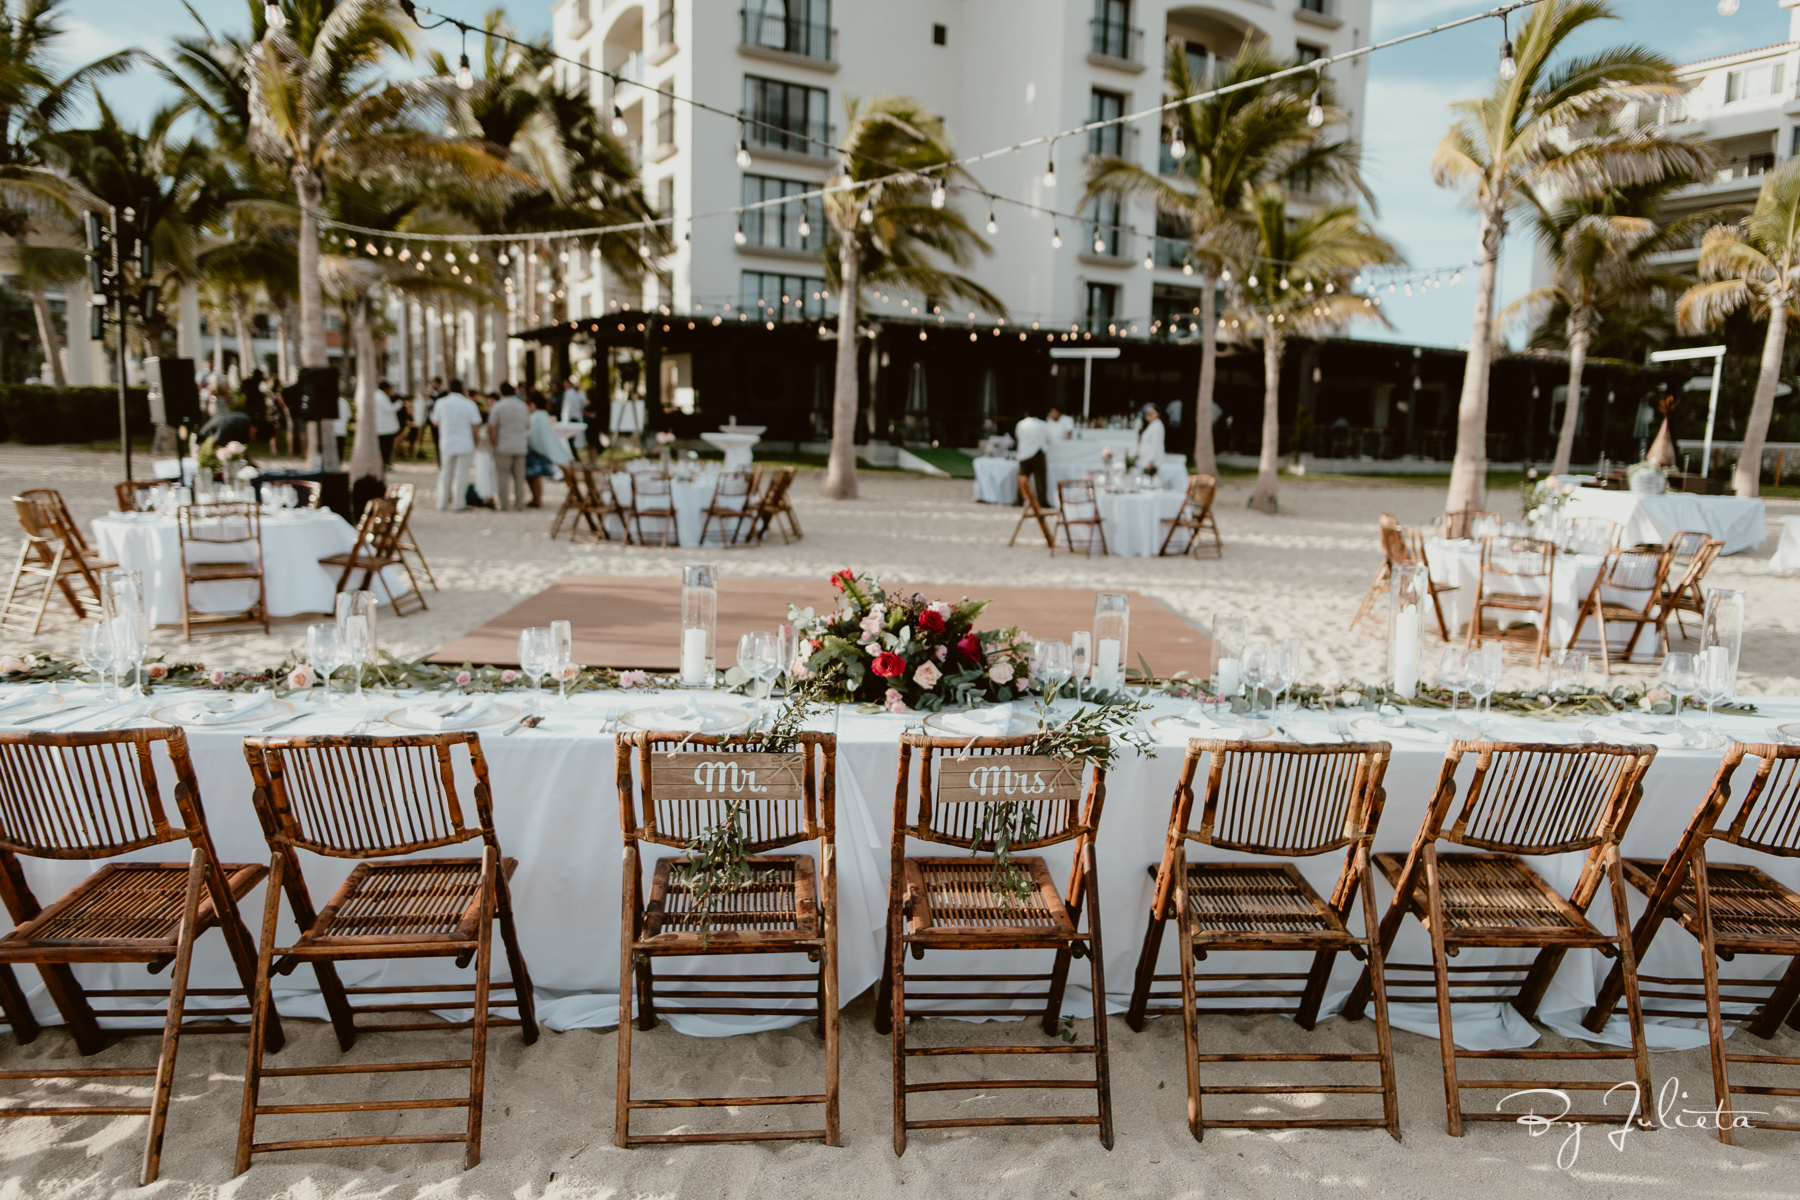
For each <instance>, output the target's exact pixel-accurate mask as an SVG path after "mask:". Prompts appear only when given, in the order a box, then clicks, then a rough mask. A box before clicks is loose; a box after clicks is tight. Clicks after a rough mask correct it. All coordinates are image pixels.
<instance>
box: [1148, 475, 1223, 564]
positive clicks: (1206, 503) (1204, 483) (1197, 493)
mask: <svg viewBox="0 0 1800 1200" xmlns="http://www.w3.org/2000/svg"><path fill="white" fill-rule="evenodd" d="M1218 491H1219V481H1218V480H1217V479H1215V478H1213V477H1212V476H1211V475H1195V476H1193V477H1191V478H1190V479H1189V480H1188V483H1187V495H1186V497H1184V498H1183V499H1182V501H1181V511H1180V512H1178V513H1176V514H1175V515H1174V517H1172V518H1170V519H1169V522H1168V524H1169V533H1168V536H1167V537H1165V538H1163V544H1162V548H1161V549H1160V550H1158V551H1157V552H1156V553H1157V556H1158V557H1161V556H1162V555H1165V554H1167V553H1168V552H1169V547H1170V546H1171V545H1173V544H1174V541H1175V531H1176V530H1177V529H1185V530H1187V531H1188V539H1187V545H1185V546H1183V547H1182V548H1181V549H1180V550H1178V551H1176V553H1177V554H1192V555H1193V556H1194V557H1195V558H1199V557H1200V535H1201V533H1202V532H1206V531H1211V533H1212V540H1213V553H1214V554H1216V555H1217V556H1218V557H1220V558H1224V557H1225V543H1224V542H1223V541H1221V540H1220V538H1219V523H1218V521H1216V520H1214V519H1213V498H1214V497H1215V496H1216V495H1217V494H1218Z"/></svg>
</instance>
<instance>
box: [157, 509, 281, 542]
mask: <svg viewBox="0 0 1800 1200" xmlns="http://www.w3.org/2000/svg"><path fill="white" fill-rule="evenodd" d="M175 524H176V528H177V529H178V530H179V531H180V536H181V540H182V541H183V542H205V543H207V544H208V545H212V546H229V545H236V544H239V543H243V542H260V541H262V508H261V506H260V505H256V504H242V503H237V502H232V503H226V504H184V505H182V506H181V507H180V508H178V509H176V510H175Z"/></svg>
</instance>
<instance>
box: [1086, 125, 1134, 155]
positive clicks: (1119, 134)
mask: <svg viewBox="0 0 1800 1200" xmlns="http://www.w3.org/2000/svg"><path fill="white" fill-rule="evenodd" d="M1137 140H1138V131H1137V130H1135V129H1133V128H1132V127H1131V126H1129V125H1102V126H1101V127H1100V128H1098V129H1090V130H1088V135H1087V153H1088V157H1089V158H1099V157H1100V156H1102V155H1108V154H1110V155H1113V156H1115V157H1118V158H1123V159H1127V160H1130V161H1134V162H1135V161H1136V160H1137Z"/></svg>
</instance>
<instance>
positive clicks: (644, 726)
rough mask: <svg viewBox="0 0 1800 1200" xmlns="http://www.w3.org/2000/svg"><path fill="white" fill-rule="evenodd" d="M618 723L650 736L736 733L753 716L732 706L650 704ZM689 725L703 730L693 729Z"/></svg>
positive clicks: (747, 724) (625, 716)
mask: <svg viewBox="0 0 1800 1200" xmlns="http://www.w3.org/2000/svg"><path fill="white" fill-rule="evenodd" d="M696 715H697V716H698V720H697V721H696V719H695V718H696ZM619 724H620V725H621V726H623V727H625V728H627V729H641V730H644V731H646V732H651V733H669V732H677V733H736V732H737V731H738V730H740V729H745V728H748V727H749V725H750V714H749V712H748V711H747V710H745V709H741V708H737V707H735V706H733V705H730V704H697V705H694V706H693V707H692V708H689V707H688V706H687V705H685V704H679V703H663V704H649V705H645V706H644V707H643V708H634V709H632V710H631V711H630V712H628V713H626V714H625V715H624V716H622V717H620V718H619ZM689 724H698V725H699V726H700V728H698V729H690V728H688V725H689Z"/></svg>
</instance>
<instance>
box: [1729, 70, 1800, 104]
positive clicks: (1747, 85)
mask: <svg viewBox="0 0 1800 1200" xmlns="http://www.w3.org/2000/svg"><path fill="white" fill-rule="evenodd" d="M1785 65H1786V64H1784V63H1778V62H1777V63H1765V64H1763V65H1762V66H1759V67H1745V68H1744V69H1743V70H1741V71H1730V72H1727V73H1726V75H1725V103H1727V104H1735V103H1736V102H1738V101H1739V100H1755V99H1758V98H1760V97H1762V96H1777V95H1780V94H1781V85H1782V77H1783V75H1784V73H1785V72H1784V68H1785Z"/></svg>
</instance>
